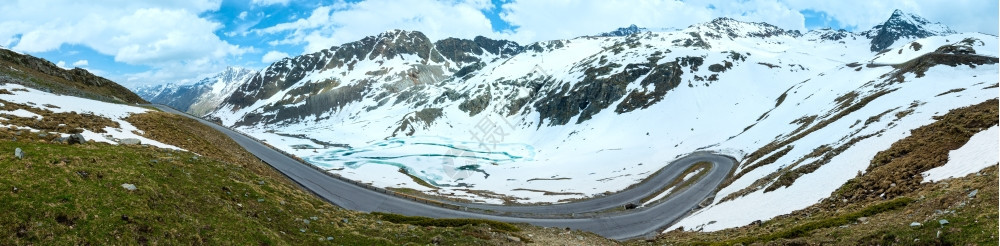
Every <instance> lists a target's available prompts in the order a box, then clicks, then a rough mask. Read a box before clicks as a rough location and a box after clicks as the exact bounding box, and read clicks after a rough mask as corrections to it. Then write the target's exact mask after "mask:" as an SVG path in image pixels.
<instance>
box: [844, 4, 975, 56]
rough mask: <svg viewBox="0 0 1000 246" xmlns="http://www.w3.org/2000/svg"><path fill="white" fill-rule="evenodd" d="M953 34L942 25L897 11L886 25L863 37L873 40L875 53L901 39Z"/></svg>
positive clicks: (872, 44)
mask: <svg viewBox="0 0 1000 246" xmlns="http://www.w3.org/2000/svg"><path fill="white" fill-rule="evenodd" d="M953 33H955V31H952V30H951V29H950V28H948V27H947V26H944V25H941V23H937V22H935V23H932V22H930V21H928V20H927V19H924V18H923V17H920V16H917V15H913V14H909V13H905V12H903V11H900V10H898V9H897V10H896V11H894V12H892V16H890V17H889V19H888V20H886V21H885V22H884V23H882V24H879V25H876V26H875V27H873V28H872V29H871V30H868V31H865V32H863V33H862V35H864V36H866V37H868V38H870V39H871V40H872V42H871V51H873V52H874V51H881V50H884V49H886V48H888V47H890V46H892V44H893V43H895V42H896V40H899V39H901V38H926V37H930V36H937V35H945V34H953Z"/></svg>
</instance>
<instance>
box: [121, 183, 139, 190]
mask: <svg viewBox="0 0 1000 246" xmlns="http://www.w3.org/2000/svg"><path fill="white" fill-rule="evenodd" d="M122 188H125V189H126V190H129V191H134V190H135V189H136V187H135V185H134V184H129V183H124V184H122Z"/></svg>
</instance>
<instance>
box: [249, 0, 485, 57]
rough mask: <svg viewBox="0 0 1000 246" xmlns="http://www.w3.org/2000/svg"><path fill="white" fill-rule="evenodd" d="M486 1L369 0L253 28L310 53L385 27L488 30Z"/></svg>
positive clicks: (441, 33)
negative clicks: (268, 25) (484, 10)
mask: <svg viewBox="0 0 1000 246" xmlns="http://www.w3.org/2000/svg"><path fill="white" fill-rule="evenodd" d="M490 6H491V5H490V4H489V3H488V2H487V1H436V0H397V1H393V0H368V1H363V2H357V3H347V2H338V3H335V4H334V5H332V6H321V7H319V8H316V9H315V10H313V11H312V13H311V14H310V15H309V16H308V17H306V18H299V19H296V20H295V21H292V22H286V23H281V24H277V25H274V26H271V27H267V28H263V29H258V30H255V32H256V33H258V34H264V35H273V34H274V35H273V36H278V37H281V38H282V39H278V40H273V41H271V42H270V44H272V45H282V44H284V45H303V44H304V45H305V47H304V53H312V52H316V51H319V50H322V49H326V48H330V47H331V46H334V45H340V44H343V43H346V42H351V41H355V40H358V39H361V38H363V37H365V36H370V35H375V34H378V33H381V32H383V31H386V30H392V29H403V30H418V31H421V32H423V33H424V34H425V35H427V36H428V37H429V38H430V39H432V40H437V39H442V38H447V37H461V38H472V37H475V36H476V35H488V34H491V33H492V26H491V24H490V21H489V19H487V18H486V16H485V15H483V13H482V10H483V9H487V8H489V7H490Z"/></svg>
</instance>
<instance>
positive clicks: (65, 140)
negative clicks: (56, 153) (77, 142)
mask: <svg viewBox="0 0 1000 246" xmlns="http://www.w3.org/2000/svg"><path fill="white" fill-rule="evenodd" d="M52 141H53V142H56V143H67V142H69V137H58V138H56V139H53V140H52Z"/></svg>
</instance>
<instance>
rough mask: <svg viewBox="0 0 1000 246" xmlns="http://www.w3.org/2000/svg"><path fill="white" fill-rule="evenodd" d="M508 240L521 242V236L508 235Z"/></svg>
mask: <svg viewBox="0 0 1000 246" xmlns="http://www.w3.org/2000/svg"><path fill="white" fill-rule="evenodd" d="M507 241H511V242H521V238H519V237H515V236H507Z"/></svg>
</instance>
